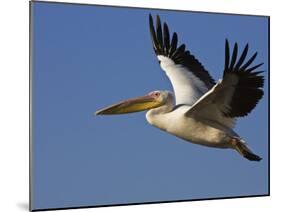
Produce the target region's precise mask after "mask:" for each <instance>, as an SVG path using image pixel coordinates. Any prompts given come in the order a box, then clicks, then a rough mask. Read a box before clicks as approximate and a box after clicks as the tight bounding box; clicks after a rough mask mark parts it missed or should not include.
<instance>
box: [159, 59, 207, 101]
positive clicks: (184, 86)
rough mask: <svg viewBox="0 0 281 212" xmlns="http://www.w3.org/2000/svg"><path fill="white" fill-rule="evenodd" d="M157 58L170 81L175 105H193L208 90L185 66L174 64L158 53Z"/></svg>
mask: <svg viewBox="0 0 281 212" xmlns="http://www.w3.org/2000/svg"><path fill="white" fill-rule="evenodd" d="M157 58H158V60H159V61H160V66H161V68H162V69H163V70H164V72H165V73H166V74H167V76H168V78H169V79H170V81H171V83H172V86H173V89H174V93H175V97H176V104H177V105H178V104H187V105H193V104H194V103H195V102H196V101H197V100H198V99H199V98H200V97H201V96H202V95H203V94H204V93H206V92H207V91H208V88H207V87H206V85H205V84H204V83H203V82H202V81H201V80H199V79H198V78H197V77H196V76H195V75H194V74H193V73H192V72H191V71H189V70H188V69H187V68H186V67H184V66H182V65H181V64H175V62H174V61H173V60H171V59H170V58H168V57H166V56H163V55H159V56H157Z"/></svg>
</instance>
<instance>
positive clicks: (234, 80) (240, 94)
mask: <svg viewBox="0 0 281 212" xmlns="http://www.w3.org/2000/svg"><path fill="white" fill-rule="evenodd" d="M237 53H238V45H237V43H235V45H234V49H233V53H232V57H231V61H230V54H229V44H228V41H227V40H226V44H225V68H224V74H223V79H222V80H219V82H218V83H217V84H216V85H215V86H214V87H213V88H212V89H211V90H209V91H208V92H207V93H206V94H204V95H203V96H202V97H201V98H200V99H199V100H198V101H197V102H196V103H195V104H194V105H193V106H192V107H191V108H190V109H189V110H188V111H187V112H186V115H189V116H190V115H193V116H196V117H201V118H206V119H210V120H213V121H217V122H219V123H221V124H226V125H228V123H229V122H230V121H231V120H232V119H233V118H235V117H241V116H246V115H247V114H248V113H250V112H251V111H252V110H253V108H254V107H255V106H256V104H257V103H258V101H259V100H260V99H261V98H262V96H263V91H262V87H263V84H264V78H263V76H260V75H259V74H260V73H262V71H256V72H254V70H256V69H257V68H258V67H260V66H261V65H262V64H263V63H261V64H258V65H255V66H252V67H249V66H250V65H251V64H252V62H253V61H254V60H255V58H256V56H257V52H256V53H255V54H254V55H253V56H252V57H251V58H250V59H249V60H248V61H247V62H245V63H244V61H245V58H246V56H247V53H248V44H247V45H246V46H245V48H244V50H243V52H242V54H241V56H240V58H239V60H238V61H237ZM243 63H244V64H243Z"/></svg>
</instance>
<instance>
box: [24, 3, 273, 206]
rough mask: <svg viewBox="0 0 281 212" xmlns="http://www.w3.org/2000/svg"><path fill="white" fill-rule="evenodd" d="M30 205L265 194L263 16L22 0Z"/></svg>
mask: <svg viewBox="0 0 281 212" xmlns="http://www.w3.org/2000/svg"><path fill="white" fill-rule="evenodd" d="M30 87H31V98H30V104H31V105H30V106H31V107H30V108H31V111H30V121H31V126H30V129H31V131H30V210H32V211H36V210H48V209H70V208H83V207H100V206H114V205H130V204H145V203H165V202H177V201H191V200H211V199H223V198H238V197H257V196H267V195H269V17H267V16H252V15H238V14H222V13H206V12H192V11H174V10H162V9H148V8H131V7H117V6H102V5H86V4H70V3H56V2H41V1H38V2H36V1H32V2H30Z"/></svg>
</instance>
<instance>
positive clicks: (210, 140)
mask: <svg viewBox="0 0 281 212" xmlns="http://www.w3.org/2000/svg"><path fill="white" fill-rule="evenodd" d="M188 109H189V107H188V106H182V107H179V108H177V109H175V110H173V111H172V112H169V113H164V114H157V113H155V111H154V110H155V109H151V110H150V111H148V112H147V114H146V119H147V121H148V122H149V123H150V124H151V125H153V126H155V127H157V128H159V129H161V130H164V131H166V132H168V133H170V134H172V135H175V136H177V137H179V138H182V139H184V140H186V141H189V142H192V143H195V144H200V145H205V146H209V147H218V148H230V145H229V144H230V142H229V141H230V139H231V138H232V137H236V136H237V134H236V133H235V132H234V131H233V130H232V129H228V128H226V127H224V126H222V125H220V124H218V123H215V122H214V121H208V120H197V119H196V118H194V117H185V116H184V114H185V112H186V111H187V110H188ZM175 123H176V124H175Z"/></svg>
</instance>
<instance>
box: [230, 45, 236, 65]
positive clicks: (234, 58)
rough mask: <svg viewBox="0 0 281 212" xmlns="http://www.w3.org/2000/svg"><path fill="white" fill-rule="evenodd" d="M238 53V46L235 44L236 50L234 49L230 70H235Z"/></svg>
mask: <svg viewBox="0 0 281 212" xmlns="http://www.w3.org/2000/svg"><path fill="white" fill-rule="evenodd" d="M237 53H238V44H237V43H235V44H234V48H233V53H232V58H231V63H230V67H229V69H233V67H234V64H235V62H236V58H237Z"/></svg>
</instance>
